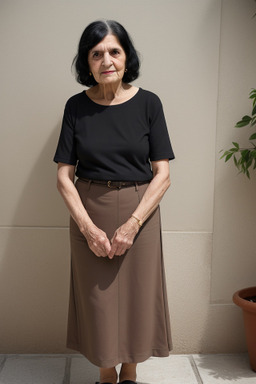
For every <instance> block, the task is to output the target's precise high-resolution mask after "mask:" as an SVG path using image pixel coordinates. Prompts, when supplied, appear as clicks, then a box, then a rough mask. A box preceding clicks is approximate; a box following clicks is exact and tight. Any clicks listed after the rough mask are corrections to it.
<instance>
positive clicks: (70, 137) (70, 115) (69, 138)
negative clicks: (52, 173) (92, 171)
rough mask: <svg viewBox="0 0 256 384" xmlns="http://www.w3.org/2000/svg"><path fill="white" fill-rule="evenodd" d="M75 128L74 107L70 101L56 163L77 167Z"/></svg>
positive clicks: (62, 128)
mask: <svg viewBox="0 0 256 384" xmlns="http://www.w3.org/2000/svg"><path fill="white" fill-rule="evenodd" d="M74 128H75V113H74V107H73V106H72V105H71V103H70V101H68V102H67V104H66V106H65V110H64V115H63V120H62V127H61V132H60V137H59V141H58V145H57V149H56V152H55V156H54V159H53V160H54V161H55V162H56V163H59V162H61V163H65V164H70V165H76V163H77V155H76V145H75V132H74Z"/></svg>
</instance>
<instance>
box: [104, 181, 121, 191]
mask: <svg viewBox="0 0 256 384" xmlns="http://www.w3.org/2000/svg"><path fill="white" fill-rule="evenodd" d="M111 183H112V181H111V180H109V181H108V182H107V186H108V188H112V189H113V188H116V189H121V188H122V183H121V182H119V185H113V186H112V185H111Z"/></svg>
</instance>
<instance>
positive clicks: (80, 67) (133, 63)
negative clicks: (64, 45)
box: [73, 20, 140, 87]
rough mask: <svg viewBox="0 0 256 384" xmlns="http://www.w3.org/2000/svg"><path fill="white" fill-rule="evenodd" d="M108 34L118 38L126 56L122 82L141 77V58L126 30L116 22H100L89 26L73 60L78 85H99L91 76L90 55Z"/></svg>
mask: <svg viewBox="0 0 256 384" xmlns="http://www.w3.org/2000/svg"><path fill="white" fill-rule="evenodd" d="M108 34H112V35H114V36H116V37H117V39H118V40H119V42H120V44H121V46H122V48H123V49H124V51H125V54H126V71H125V73H124V76H123V79H122V81H123V82H124V83H129V82H131V81H133V80H135V79H137V77H138V76H139V68H140V61H139V57H138V54H137V52H136V50H135V48H134V46H133V43H132V41H131V38H130V37H129V35H128V33H127V31H126V30H125V28H124V27H123V26H122V25H121V24H120V23H118V22H117V21H114V20H106V21H100V20H99V21H94V22H92V23H91V24H89V25H88V26H87V27H86V28H85V30H84V32H83V33H82V36H81V38H80V42H79V45H78V52H77V55H76V56H75V58H74V60H73V66H74V67H75V71H76V80H77V81H78V83H80V84H83V85H86V86H88V87H91V86H93V85H96V84H98V83H97V82H96V81H95V79H94V77H93V76H92V75H90V74H89V73H90V68H89V64H88V53H89V51H90V50H91V49H92V48H93V47H95V45H97V44H98V43H99V42H100V41H101V40H103V39H104V37H105V36H106V35H108Z"/></svg>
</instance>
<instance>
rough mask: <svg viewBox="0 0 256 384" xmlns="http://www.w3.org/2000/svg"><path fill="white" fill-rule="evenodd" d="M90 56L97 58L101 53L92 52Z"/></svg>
mask: <svg viewBox="0 0 256 384" xmlns="http://www.w3.org/2000/svg"><path fill="white" fill-rule="evenodd" d="M92 57H93V58H94V59H98V58H100V57H101V54H100V52H93V54H92Z"/></svg>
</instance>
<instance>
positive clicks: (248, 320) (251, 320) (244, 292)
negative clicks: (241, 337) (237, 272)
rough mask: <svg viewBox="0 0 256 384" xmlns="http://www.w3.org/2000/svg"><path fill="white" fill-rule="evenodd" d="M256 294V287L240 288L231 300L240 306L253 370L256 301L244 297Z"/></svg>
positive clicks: (255, 336) (255, 340) (254, 366)
mask: <svg viewBox="0 0 256 384" xmlns="http://www.w3.org/2000/svg"><path fill="white" fill-rule="evenodd" d="M250 296H256V287H250V288H245V289H241V290H240V291H237V292H235V293H234V295H233V302H234V303H235V304H236V305H238V306H239V307H241V308H242V310H243V315H244V327H245V336H246V343H247V348H248V353H249V358H250V364H251V368H252V370H253V371H255V372H256V303H254V302H251V301H248V300H245V297H250Z"/></svg>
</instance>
